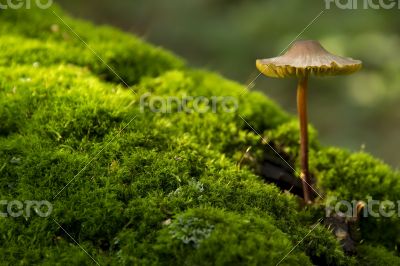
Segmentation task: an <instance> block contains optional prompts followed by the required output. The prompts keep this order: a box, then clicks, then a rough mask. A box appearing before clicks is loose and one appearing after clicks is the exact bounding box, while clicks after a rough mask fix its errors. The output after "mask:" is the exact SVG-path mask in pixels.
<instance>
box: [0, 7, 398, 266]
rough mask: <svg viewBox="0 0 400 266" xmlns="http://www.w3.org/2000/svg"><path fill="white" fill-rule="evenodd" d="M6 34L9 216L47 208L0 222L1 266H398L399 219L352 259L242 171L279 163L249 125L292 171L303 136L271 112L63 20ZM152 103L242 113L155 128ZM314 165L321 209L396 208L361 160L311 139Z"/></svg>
mask: <svg viewBox="0 0 400 266" xmlns="http://www.w3.org/2000/svg"><path fill="white" fill-rule="evenodd" d="M67 25H68V26H67ZM0 33H1V35H0V36H1V37H0V195H1V197H0V200H2V206H1V208H2V209H1V210H2V213H7V206H6V205H5V204H3V203H4V202H5V201H6V202H12V201H13V200H18V201H21V202H24V201H25V200H38V201H41V200H47V201H49V202H50V203H51V204H52V205H53V210H52V213H51V215H50V216H48V217H46V218H43V217H40V216H39V215H36V214H35V209H34V208H33V209H32V211H31V213H30V214H29V213H27V212H26V211H24V212H23V214H22V215H19V216H18V217H10V216H8V217H0V255H1V258H2V263H4V264H6V265H32V264H40V265H92V264H94V263H99V264H100V265H171V264H176V265H276V264H277V263H279V262H280V263H281V265H313V264H314V265H315V264H317V265H352V264H355V263H357V261H359V262H363V263H366V264H367V265H380V264H379V263H380V261H383V260H384V259H385V260H386V261H387V262H386V263H385V264H388V263H389V264H390V263H391V264H396V263H399V259H398V257H397V256H396V255H395V254H394V251H395V246H396V245H397V244H398V242H399V241H398V239H397V238H396V237H397V234H396V233H397V227H398V226H399V224H400V223H399V222H398V221H397V220H396V219H390V220H379V219H367V221H365V224H363V227H362V230H363V232H362V238H363V239H364V240H365V241H364V244H362V245H359V249H360V251H359V252H358V255H357V256H354V257H349V256H346V255H345V253H344V252H343V249H342V247H341V245H340V243H339V242H338V240H337V239H336V238H335V236H334V235H333V234H332V233H331V232H330V230H329V229H327V228H325V227H324V226H323V225H322V224H318V221H319V218H323V215H324V214H323V213H322V216H318V215H319V214H320V208H316V210H315V209H314V208H312V209H310V210H308V211H304V210H302V209H301V208H300V207H299V206H298V199H297V197H296V196H293V195H290V193H283V192H281V191H280V190H279V189H278V188H277V187H276V186H275V185H274V184H268V183H266V182H265V181H264V180H263V179H262V178H261V177H259V176H257V175H256V174H255V172H254V171H253V169H254V168H253V167H252V164H249V166H246V163H241V164H240V167H239V166H238V163H237V162H238V161H240V160H241V158H242V156H243V154H244V153H245V151H246V149H247V148H248V147H253V150H252V153H253V156H254V157H255V158H259V157H261V156H264V154H268V153H270V154H271V155H273V156H276V154H274V153H272V152H271V150H270V148H269V147H268V146H266V143H262V142H261V141H260V138H259V136H258V135H257V134H256V133H255V132H254V131H253V130H251V129H250V127H249V125H247V124H246V123H245V122H244V121H243V119H242V118H245V119H246V121H249V123H250V124H251V126H252V127H253V128H254V129H256V130H257V131H258V132H260V133H263V134H264V135H265V136H266V138H267V139H271V140H272V141H271V143H270V144H271V145H273V146H274V147H276V149H277V150H278V151H279V152H280V153H282V154H283V156H284V157H285V158H286V159H287V160H288V161H289V162H290V163H291V164H293V165H294V166H296V165H297V161H296V158H297V153H298V150H297V149H298V143H297V139H298V129H297V126H296V125H297V123H296V122H295V121H294V120H293V118H292V117H291V116H289V115H288V114H286V113H285V112H283V111H282V110H281V109H280V108H279V107H278V106H276V105H275V104H274V103H273V102H272V101H271V100H269V99H268V98H266V97H265V96H263V95H261V94H259V93H254V92H251V93H249V92H246V93H243V90H244V86H242V85H240V84H236V83H234V82H231V81H228V80H226V79H224V78H222V77H220V76H218V75H216V74H213V73H208V72H204V71H198V70H192V69H189V68H187V67H186V66H185V63H184V62H183V61H182V60H181V59H179V58H176V57H175V56H174V55H172V54H170V53H168V52H166V51H164V50H162V49H160V48H156V47H153V46H151V45H149V44H146V43H144V42H143V41H141V40H139V39H138V38H135V37H133V36H130V35H127V34H123V33H121V32H119V31H117V30H114V29H111V28H108V27H94V26H92V25H90V24H88V23H85V22H81V21H77V20H74V19H71V18H69V17H68V16H65V15H64V14H63V13H62V11H60V10H59V9H57V8H55V7H53V8H51V9H49V10H32V9H30V10H25V9H20V10H6V11H4V10H3V11H0ZM78 36H79V37H78ZM127 86H128V87H129V88H127ZM148 93H151V94H152V95H150V96H149V97H153V96H154V95H157V96H161V97H167V96H174V97H184V96H188V95H190V96H194V97H196V96H205V97H209V98H211V97H216V96H217V97H218V96H225V97H234V98H235V99H237V100H238V107H239V108H238V109H237V110H235V111H234V112H224V111H223V110H220V109H218V108H217V109H216V110H215V111H213V112H182V111H181V112H179V111H177V110H173V111H172V112H167V113H163V112H150V111H149V110H148V109H146V108H143V106H140V100H141V96H143V95H146V94H148ZM312 158H313V161H312V169H313V170H314V175H315V177H316V178H317V179H318V180H319V183H318V186H319V188H320V189H321V191H322V192H323V195H333V196H337V197H340V198H345V199H353V198H354V197H356V198H357V199H359V200H362V199H365V198H367V197H368V196H372V197H374V198H376V199H380V200H382V199H392V200H394V197H395V196H396V195H398V194H399V193H400V184H399V182H398V179H399V175H398V174H397V173H395V172H393V171H392V170H391V169H389V168H388V167H387V166H385V165H384V164H383V163H381V162H379V161H377V160H375V159H373V158H372V157H371V156H369V155H367V154H365V153H357V154H351V153H349V152H346V151H342V150H339V149H335V148H323V147H320V145H319V144H318V143H317V141H316V139H315V137H314V138H313V144H312ZM318 202H319V204H321V205H323V204H324V200H322V199H321V200H319V201H318ZM38 212H39V210H36V213H38ZM387 224H390V226H391V227H388V226H387ZM377 245H381V247H376V246H377ZM376 256H379V257H382V260H377V259H376ZM372 258H373V259H372Z"/></svg>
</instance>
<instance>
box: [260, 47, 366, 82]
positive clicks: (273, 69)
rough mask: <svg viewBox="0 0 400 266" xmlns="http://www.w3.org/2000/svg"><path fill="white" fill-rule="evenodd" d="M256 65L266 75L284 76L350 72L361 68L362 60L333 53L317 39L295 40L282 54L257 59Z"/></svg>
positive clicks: (329, 74) (331, 74) (326, 74)
mask: <svg viewBox="0 0 400 266" xmlns="http://www.w3.org/2000/svg"><path fill="white" fill-rule="evenodd" d="M256 65H257V68H258V70H259V71H260V72H261V73H263V74H264V75H266V76H268V77H272V78H286V77H304V76H306V75H311V74H312V75H315V76H335V75H344V74H351V73H354V72H356V71H358V70H359V69H360V68H361V66H362V62H361V61H359V60H354V59H352V58H346V57H341V56H336V55H333V54H331V53H329V52H328V51H327V50H325V48H324V47H322V45H321V44H320V43H319V42H318V41H297V42H295V43H294V44H293V45H292V46H291V47H290V48H289V49H288V51H287V52H286V53H285V54H284V55H282V56H279V57H274V58H269V59H260V60H257V61H256Z"/></svg>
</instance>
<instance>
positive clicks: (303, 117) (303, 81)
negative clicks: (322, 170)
mask: <svg viewBox="0 0 400 266" xmlns="http://www.w3.org/2000/svg"><path fill="white" fill-rule="evenodd" d="M307 86H308V74H306V75H305V76H304V77H301V78H300V79H299V82H298V86H297V110H298V113H299V120H300V160H301V173H300V178H301V180H302V183H303V196H304V201H305V203H306V204H308V203H310V202H311V198H310V178H309V171H308V128H307V124H308V123H307Z"/></svg>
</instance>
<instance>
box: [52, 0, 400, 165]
mask: <svg viewBox="0 0 400 266" xmlns="http://www.w3.org/2000/svg"><path fill="white" fill-rule="evenodd" d="M349 1H350V0H349ZM354 1H356V0H354ZM56 2H58V3H59V4H61V5H62V6H63V7H64V8H65V9H67V10H68V11H69V12H70V13H71V14H73V15H75V16H77V17H82V18H86V19H89V20H92V21H94V22H95V23H97V24H112V25H115V26H117V27H120V28H122V29H124V30H125V31H130V32H133V33H135V34H137V35H139V36H140V37H142V38H143V39H145V40H147V41H149V42H152V43H154V44H157V45H160V46H163V47H165V48H167V49H169V50H172V51H174V52H175V53H176V54H178V55H180V56H182V57H184V58H186V59H187V61H188V63H189V64H190V65H191V66H194V67H201V68H207V69H210V70H214V71H216V72H219V73H221V74H223V75H224V76H226V77H229V78H231V79H234V80H237V81H238V82H240V83H243V84H249V83H250V82H251V81H252V80H253V79H254V78H255V77H256V76H257V75H258V72H257V70H256V68H255V60H256V59H257V58H266V57H273V56H276V55H278V54H279V53H280V52H281V51H282V50H283V49H284V48H286V47H287V45H288V44H289V43H290V42H291V41H292V40H293V39H294V38H295V37H296V36H297V35H298V34H299V33H300V32H301V31H302V30H303V29H304V28H305V27H306V26H307V25H308V24H309V23H310V22H311V21H312V20H313V19H314V18H315V17H316V16H317V15H318V14H319V13H320V12H321V11H322V10H324V9H325V7H326V4H325V1H324V0H318V1H317V0H307V1H305V0H290V1H281V0H274V1H266V0H168V1H167V0H134V1H132V0H117V1H110V0H108V1H106V0H85V1H82V0H58V1H56ZM340 2H341V3H345V2H346V1H340ZM376 2H378V1H376ZM358 3H359V6H361V7H362V4H363V0H358ZM399 25H400V8H399V7H397V6H396V7H395V8H393V9H390V10H385V9H379V10H374V9H363V8H359V9H357V10H343V9H339V8H337V6H335V5H334V4H332V8H331V9H328V10H325V11H324V12H323V13H322V14H321V16H320V17H319V18H318V19H317V20H316V21H315V22H314V23H313V24H312V25H310V27H308V28H307V30H305V31H304V33H303V34H302V35H301V36H300V39H316V40H319V41H320V42H321V43H322V44H323V46H325V48H327V49H328V50H329V51H331V52H332V53H336V54H338V55H343V56H350V57H354V58H356V59H360V60H362V61H363V62H364V68H363V70H362V71H360V72H359V73H357V74H354V75H352V76H345V77H330V78H323V79H322V78H314V79H312V80H311V82H310V87H311V88H310V95H309V102H310V104H309V116H310V122H311V123H312V124H313V125H314V126H315V127H316V128H317V130H318V131H319V138H320V140H321V142H322V143H323V144H326V145H335V146H340V147H346V148H349V149H351V150H356V151H357V150H360V149H365V150H366V151H368V152H370V153H372V154H374V155H375V156H377V157H379V158H382V159H383V160H384V161H385V162H387V163H389V164H391V165H392V166H393V167H395V168H398V167H399V165H400V153H399V151H398V150H399V148H400V137H399V135H400V107H399V104H400V27H399ZM295 87H296V81H295V80H278V79H276V80H275V79H269V78H266V77H264V76H260V77H259V78H258V79H257V80H256V82H255V86H254V87H252V90H259V91H263V92H264V93H266V94H267V95H269V96H270V97H271V98H273V99H274V100H276V101H277V102H278V103H280V104H281V105H282V106H283V107H284V108H285V109H286V110H288V111H289V112H291V113H293V114H296V90H295Z"/></svg>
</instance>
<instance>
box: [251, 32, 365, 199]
mask: <svg viewBox="0 0 400 266" xmlns="http://www.w3.org/2000/svg"><path fill="white" fill-rule="evenodd" d="M256 65H257V68H258V70H259V71H260V72H261V73H263V74H264V75H265V76H267V77H272V78H297V79H298V85H297V109H298V114H299V122H300V166H301V173H300V178H301V179H302V186H303V197H304V201H305V202H306V203H307V204H308V203H310V202H311V201H312V196H313V194H314V193H311V190H313V191H315V192H316V190H315V189H314V188H313V187H312V185H313V184H311V179H310V172H309V169H308V132H307V131H308V128H307V125H308V121H307V86H308V79H309V77H310V76H335V75H345V74H351V73H354V72H356V71H358V70H359V69H361V66H362V62H361V61H359V60H354V59H352V58H347V57H341V56H336V55H333V54H331V53H329V52H328V51H327V50H325V48H323V47H322V45H321V44H320V43H319V42H318V41H312V40H311V41H297V42H295V43H294V44H293V45H292V46H291V47H290V48H289V49H288V50H287V52H286V53H285V54H284V55H282V56H279V57H274V58H269V59H260V60H257V61H256Z"/></svg>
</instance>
